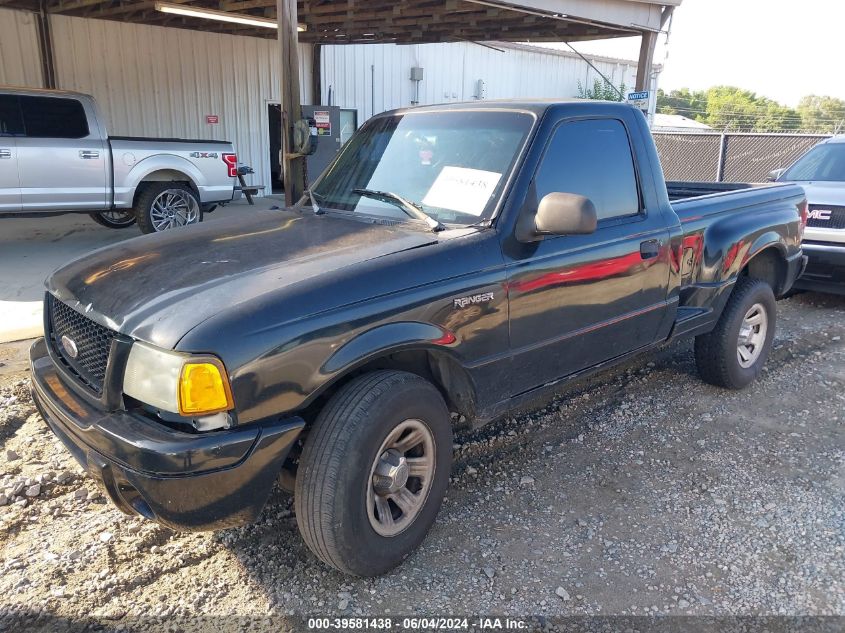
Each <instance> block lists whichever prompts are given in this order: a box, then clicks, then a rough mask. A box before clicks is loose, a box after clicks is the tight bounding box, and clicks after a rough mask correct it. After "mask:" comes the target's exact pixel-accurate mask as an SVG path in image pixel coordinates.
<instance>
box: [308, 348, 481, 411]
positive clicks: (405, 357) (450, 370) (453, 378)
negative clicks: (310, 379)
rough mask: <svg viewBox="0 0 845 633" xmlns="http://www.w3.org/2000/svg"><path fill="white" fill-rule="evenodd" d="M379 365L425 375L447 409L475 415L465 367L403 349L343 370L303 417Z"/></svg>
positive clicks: (447, 358)
mask: <svg viewBox="0 0 845 633" xmlns="http://www.w3.org/2000/svg"><path fill="white" fill-rule="evenodd" d="M378 369H395V370H397V371H407V372H409V373H412V374H416V375H418V376H420V377H422V378H425V379H426V380H428V381H429V382H431V383H432V384H433V385H434V386H435V387H436V388H437V389H438V391H440V393H441V395H442V396H443V399H444V400H445V401H446V406H447V407H448V408H449V411H452V412H456V413H458V414H460V415H462V416H464V417H465V418H466V419H467V420H471V419H473V418H474V417H475V389H474V387H473V384H472V381H471V380H470V378H469V375H468V374H467V372H466V370H465V369H464V368H463V367H461V365H460V364H459V363H458V362H457V361H455V360H454V359H453V358H452V357H450V356H449V355H447V354H444V353H442V352H438V351H436V350H428V349H419V350H403V351H401V352H394V353H391V354H386V355H384V356H379V357H378V358H374V359H371V360H369V361H367V362H366V363H364V364H363V365H360V366H358V367H356V368H355V369H354V370H352V371H350V372H348V373H347V374H345V375H344V376H343V377H342V378H340V379H339V380H336V381H335V382H334V383H332V385H331V386H330V387H329V388H328V389H326V390H325V391H323V393H321V394H320V396H319V397H318V398H317V399H316V400H315V401H314V402H313V403H312V404H311V405H310V406H309V407H308V409H307V410H306V412H305V415H304V417H305V419H306V420H313V419H314V417H316V415H317V413H318V412H319V410H320V409H322V408H323V406H325V403H326V402H327V401H328V400H329V399H330V398H331V397H332V396H333V395H334V394H335V393H336V392H337V391H338V389H340V388H341V387H343V385H345V384H346V383H348V382H349V381H350V380H352V379H354V378H355V377H357V376H360V375H362V374H365V373H367V372H371V371H375V370H378Z"/></svg>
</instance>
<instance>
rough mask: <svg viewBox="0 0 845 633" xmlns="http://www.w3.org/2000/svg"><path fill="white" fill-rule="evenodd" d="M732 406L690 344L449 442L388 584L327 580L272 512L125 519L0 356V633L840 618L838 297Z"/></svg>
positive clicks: (800, 310) (786, 334)
mask: <svg viewBox="0 0 845 633" xmlns="http://www.w3.org/2000/svg"><path fill="white" fill-rule="evenodd" d="M779 308H780V310H779V323H778V333H777V338H776V343H775V350H774V352H773V356H772V357H771V358H770V360H769V363H768V368H767V371H766V372H765V373H764V376H763V377H762V379H761V380H760V381H759V382H757V383H756V384H754V385H753V386H752V387H751V388H749V389H748V390H746V391H743V392H736V393H735V392H727V391H722V390H719V389H716V388H714V387H710V386H707V385H705V384H703V383H701V382H700V381H699V380H698V378H697V376H696V374H695V367H694V363H693V358H692V351H691V343H689V342H684V343H682V344H676V345H672V346H670V347H667V348H665V349H663V350H661V351H660V352H658V353H657V354H655V355H652V356H646V357H643V358H641V359H639V360H637V361H636V362H635V363H633V364H630V365H627V366H625V367H623V368H621V369H620V368H617V369H615V370H611V371H609V372H606V373H604V374H602V375H601V376H599V377H597V378H595V379H593V380H592V381H591V382H589V383H582V384H580V385H578V386H577V387H576V388H575V389H574V390H571V391H569V392H568V393H565V394H561V396H559V397H558V398H557V399H556V400H555V401H553V402H551V403H549V404H546V405H545V406H543V407H541V408H536V409H533V410H530V411H525V412H523V413H520V414H519V415H516V416H515V417H513V418H509V419H504V420H500V421H498V422H496V423H494V424H492V425H488V426H487V427H484V428H482V429H480V430H476V431H465V432H463V433H459V434H458V436H457V439H456V441H457V442H458V443H459V448H458V449H457V451H456V465H455V468H454V472H453V481H452V484H451V487H450V490H449V494H448V499H447V501H446V504H445V506H444V508H443V510H442V511H441V513H440V516H439V518H438V521H437V524H436V525H435V527H434V529H433V530H432V532H431V533H430V534H429V537H428V539H427V540H426V541H425V543H424V544H423V547H422V548H421V549H420V550H419V551H418V552H417V553H416V554H415V555H413V556H412V557H411V558H410V559H409V560H408V561H407V562H406V563H405V564H404V565H403V566H402V567H401V568H399V569H398V570H396V571H395V572H394V573H392V574H390V575H388V576H385V577H382V578H378V579H373V580H358V579H350V578H347V577H344V576H342V575H340V574H338V573H336V572H334V571H331V570H329V569H327V568H326V567H324V566H323V565H321V564H320V563H318V562H317V561H316V560H315V558H314V557H313V556H311V555H310V553H309V552H308V550H307V549H306V548H305V546H304V544H303V543H302V542H301V540H300V538H299V535H298V532H297V530H296V522H295V518H294V517H293V515H292V504H291V502H290V499H289V498H288V497H286V496H285V495H284V494H283V493H282V492H280V491H279V492H277V493H275V494H274V496H273V498H272V499H271V502H270V504H269V505H268V507H267V508H266V509H265V511H264V514H263V516H262V519H261V521H260V522H259V523H257V524H255V525H252V526H249V527H246V528H242V529H236V530H228V531H224V532H218V533H212V534H205V533H204V534H180V533H174V532H171V531H170V530H168V529H166V528H162V527H158V526H156V525H155V524H152V523H148V522H145V521H143V520H141V519H137V518H131V517H127V516H124V515H122V514H121V513H120V512H119V511H118V510H116V509H115V508H113V507H112V506H111V505H110V504H108V503H107V502H106V500H105V499H104V498H103V497H102V495H100V494H99V492H98V491H97V489H96V487H95V486H94V484H93V482H92V481H89V480H87V479H86V478H85V477H84V476H83V475H82V472H81V470H80V469H79V467H78V466H77V465H76V463H75V462H74V461H73V460H72V458H70V456H69V454H68V453H67V452H66V451H65V450H64V449H63V448H62V447H61V445H60V444H58V441H57V440H55V439H54V438H53V437H52V435H51V434H50V433H49V432H48V431H47V430H46V427H45V425H44V424H43V422H42V421H41V419H40V417H39V416H38V414H37V413H36V412H35V410H34V408H33V405H32V402H31V400H30V397H29V393H28V389H29V387H28V376H27V373H26V369H25V363H24V361H23V358H24V355H25V353H26V345H23V344H10V345H5V346H0V363H2V366H0V505H2V507H0V567H1V568H2V574H0V630H2V629H12V628H13V626H17V624H15V622H14V621H15V620H17V619H19V618H22V617H32V616H33V615H37V614H39V613H41V614H45V615H46V614H49V615H51V616H55V617H60V618H63V619H64V620H63V621H64V622H74V621H78V620H80V619H83V618H86V617H94V618H95V619H97V620H100V621H102V622H106V623H107V626H109V627H119V626H120V625H121V623H124V624H127V623H129V622H132V621H134V619H135V618H137V617H141V616H150V615H154V616H155V615H157V616H163V617H165V618H169V619H170V620H171V621H173V620H172V619H173V618H182V617H193V616H199V615H208V614H211V615H214V614H217V615H227V614H238V615H244V616H266V615H268V614H273V615H277V616H279V617H280V618H282V619H281V621H282V622H284V617H285V616H288V615H298V614H310V615H334V614H344V615H353V614H366V615H385V614H388V615H400V614H401V615H413V614H427V615H449V614H497V615H507V614H511V615H518V616H524V615H529V614H533V615H549V616H551V615H570V614H574V615H592V614H600V615H611V614H628V615H642V614H649V615H651V614H697V615H763V614H766V615H778V614H790V615H795V614H816V615H832V614H837V615H839V614H845V503H844V502H845V434H843V415H845V414H844V413H843V412H844V411H845V389H843V385H845V298H844V297H839V298H837V297H830V296H825V295H818V294H802V295H797V296H795V297H793V298H791V299H788V300H785V301H782V302H780V304H779Z"/></svg>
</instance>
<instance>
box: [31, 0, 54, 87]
mask: <svg viewBox="0 0 845 633" xmlns="http://www.w3.org/2000/svg"><path fill="white" fill-rule="evenodd" d="M35 24H36V27H37V33H38V52H39V53H40V55H41V81H42V83H43V85H44V87H45V88H57V87H58V86H57V85H56V64H55V61H54V60H55V57H54V55H53V35H52V33H51V32H50V14H49V13H47V3H46V1H45V0H41V2H39V3H38V12H37V13H36V14H35Z"/></svg>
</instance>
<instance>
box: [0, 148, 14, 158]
mask: <svg viewBox="0 0 845 633" xmlns="http://www.w3.org/2000/svg"><path fill="white" fill-rule="evenodd" d="M11 157H12V150H10V149H0V158H11Z"/></svg>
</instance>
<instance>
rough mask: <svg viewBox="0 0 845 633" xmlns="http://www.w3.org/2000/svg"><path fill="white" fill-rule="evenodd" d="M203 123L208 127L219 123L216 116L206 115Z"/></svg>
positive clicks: (218, 118)
mask: <svg viewBox="0 0 845 633" xmlns="http://www.w3.org/2000/svg"><path fill="white" fill-rule="evenodd" d="M205 122H206V123H208V124H209V125H217V124H218V123H220V117H219V116H218V115H216V114H206V115H205Z"/></svg>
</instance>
